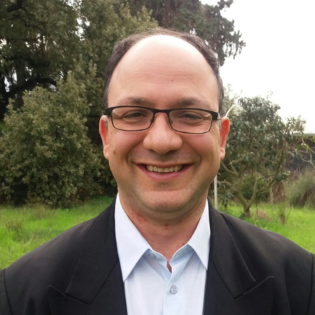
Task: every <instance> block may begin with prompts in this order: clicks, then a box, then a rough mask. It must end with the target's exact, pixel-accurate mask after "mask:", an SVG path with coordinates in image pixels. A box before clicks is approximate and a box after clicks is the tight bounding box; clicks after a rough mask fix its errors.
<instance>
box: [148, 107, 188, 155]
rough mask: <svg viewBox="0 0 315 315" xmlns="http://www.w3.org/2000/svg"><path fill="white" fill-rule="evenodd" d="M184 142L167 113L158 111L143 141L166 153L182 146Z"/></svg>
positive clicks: (154, 149)
mask: <svg viewBox="0 0 315 315" xmlns="http://www.w3.org/2000/svg"><path fill="white" fill-rule="evenodd" d="M182 144H183V142H182V137H181V136H180V134H179V133H178V132H176V131H175V130H173V129H172V128H171V126H170V124H169V122H168V118H167V115H166V114H165V113H157V114H156V115H155V119H154V122H153V124H152V126H151V127H150V129H148V131H147V134H146V136H145V138H144V141H143V146H144V147H145V148H146V149H148V150H152V151H154V152H156V153H157V154H166V153H168V152H170V151H174V150H178V149H180V148H181V146H182Z"/></svg>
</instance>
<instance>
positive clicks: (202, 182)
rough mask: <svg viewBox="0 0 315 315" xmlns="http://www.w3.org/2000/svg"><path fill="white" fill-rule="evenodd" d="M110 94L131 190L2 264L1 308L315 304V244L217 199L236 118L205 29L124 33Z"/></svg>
mask: <svg viewBox="0 0 315 315" xmlns="http://www.w3.org/2000/svg"><path fill="white" fill-rule="evenodd" d="M104 98H105V104H106V115H104V116H102V118H101V120H100V134H101V137H102V141H103V151H104V156H105V158H106V159H108V161H109V165H110V168H111V170H112V173H113V175H114V177H115V179H116V181H117V184H118V195H117V197H116V198H115V200H114V201H113V203H112V205H111V206H110V207H109V208H108V209H106V210H105V211H104V212H103V213H101V214H100V215H99V216H98V217H97V218H95V219H93V220H91V221H89V222H85V223H83V224H81V225H78V226H76V227H73V228H72V229H70V230H68V231H66V232H65V233H63V234H61V235H60V236H59V237H57V238H55V239H54V240H52V241H50V242H48V243H46V244H44V245H43V246H41V247H39V248H38V249H36V250H35V251H33V252H31V253H29V254H28V255H26V256H24V257H22V258H21V259H19V260H18V261H17V262H15V263H14V264H12V265H11V266H10V267H9V268H7V269H6V270H3V271H1V273H0V310H1V314H5V315H9V314H12V315H34V314H41V315H42V314H44V315H45V314H52V315H57V314H58V315H65V314H67V315H71V314H75V315H83V314H86V315H87V314H106V315H126V314H129V315H149V314H150V315H162V314H163V315H201V314H204V315H208V314H209V315H231V314H233V315H244V314H255V315H257V314H260V315H278V314H279V315H280V314H281V315H282V314H286V315H287V314H288V315H289V314H290V315H301V314H305V315H315V266H314V265H315V263H314V255H312V254H310V253H308V252H306V251H305V250H303V249H301V248H300V247H298V246H297V245H295V244H293V243H292V242H290V241H289V240H287V239H285V238H283V237H281V236H279V235H277V234H275V233H271V232H268V231H264V230H261V229H259V228H257V227H255V226H252V225H250V224H248V223H246V222H243V221H240V220H238V219H235V218H232V217H229V216H228V215H226V214H223V213H220V212H218V211H217V210H215V209H214V208H213V207H212V206H211V204H210V202H209V201H208V200H207V195H208V190H209V186H210V184H211V183H212V181H213V179H214V177H215V175H216V174H217V172H218V169H219V165H220V161H221V160H222V159H223V158H224V154H225V143H226V140H227V136H228V133H229V127H230V125H229V120H228V119H227V118H226V117H224V116H223V108H222V102H223V87H222V82H221V79H220V75H219V68H218V62H217V59H216V57H215V54H214V53H213V52H212V51H211V49H210V48H209V47H208V46H207V45H206V44H205V42H204V41H203V40H201V39H200V38H198V37H197V36H194V35H191V34H183V33H177V32H172V31H167V30H163V29H158V30H153V31H150V32H147V33H142V34H136V35H133V36H130V37H128V38H126V39H124V40H122V41H121V42H119V43H118V44H117V45H116V46H115V48H114V52H113V54H112V56H111V58H110V61H109V64H108V67H107V72H106V81H105V93H104Z"/></svg>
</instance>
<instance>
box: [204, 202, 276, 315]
mask: <svg viewBox="0 0 315 315" xmlns="http://www.w3.org/2000/svg"><path fill="white" fill-rule="evenodd" d="M209 208H210V226H211V244H210V256H209V265H208V272H207V280H206V288H205V300H204V315H208V314H209V315H216V314H220V315H230V314H233V315H243V314H255V315H258V314H259V315H265V314H271V309H272V296H273V286H274V278H273V277H268V278H266V279H265V280H264V281H262V282H261V283H256V280H255V279H254V277H253V276H252V274H251V272H250V270H249V269H248V267H247V265H246V263H245V261H244V259H243V257H242V255H241V253H240V251H239V249H238V247H237V244H236V243H235V241H234V238H233V235H232V234H231V231H230V229H229V228H228V226H227V224H226V222H225V221H224V219H223V217H222V215H221V214H220V212H218V211H217V210H215V209H214V208H212V206H211V204H210V203H209Z"/></svg>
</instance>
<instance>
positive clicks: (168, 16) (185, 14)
mask: <svg viewBox="0 0 315 315" xmlns="http://www.w3.org/2000/svg"><path fill="white" fill-rule="evenodd" d="M126 2H128V3H129V4H130V8H131V10H132V13H133V14H135V13H136V12H138V11H139V9H140V8H141V7H142V6H145V7H146V8H147V9H149V10H151V11H152V17H153V18H154V19H156V20H157V21H158V23H159V26H161V27H165V28H172V29H176V30H179V31H184V32H195V33H196V34H197V35H198V36H200V37H202V38H203V39H205V40H206V41H207V42H208V43H209V44H210V46H211V47H212V49H213V50H214V51H215V52H216V53H217V54H218V57H219V60H220V63H221V65H223V63H224V61H225V59H226V58H227V57H230V56H233V57H235V56H236V55H237V54H238V53H240V52H241V51H242V48H243V47H245V42H244V41H243V40H242V39H241V37H242V34H241V33H240V32H239V31H235V30H234V21H229V20H228V19H226V18H224V17H223V16H222V14H221V12H222V11H223V10H224V9H225V8H229V7H230V6H231V5H232V3H233V0H228V1H226V0H220V1H218V4H217V5H215V6H212V5H207V4H202V3H201V1H200V0H126Z"/></svg>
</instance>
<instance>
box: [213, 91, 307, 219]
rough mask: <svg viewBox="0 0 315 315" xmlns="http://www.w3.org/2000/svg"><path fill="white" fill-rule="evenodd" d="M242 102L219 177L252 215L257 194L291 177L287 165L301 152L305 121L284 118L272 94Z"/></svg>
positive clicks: (234, 115)
mask: <svg viewBox="0 0 315 315" xmlns="http://www.w3.org/2000/svg"><path fill="white" fill-rule="evenodd" d="M238 104H239V107H240V108H239V109H237V110H236V111H234V112H233V111H232V112H231V113H230V119H231V131H230V136H229V139H228V143H227V146H226V156H225V159H224V160H223V161H222V162H221V168H220V172H219V179H220V181H221V185H223V186H224V187H225V188H226V189H227V190H228V191H229V192H231V193H232V194H233V195H234V196H236V197H237V198H238V199H239V200H240V202H241V203H242V205H243V208H244V213H245V215H246V216H247V217H250V215H251V214H250V207H251V205H252V204H253V203H254V202H255V200H256V198H257V195H258V194H259V193H262V192H264V191H266V190H268V189H269V188H270V187H272V186H273V185H274V183H276V182H280V181H282V180H284V179H286V178H287V177H288V175H289V174H288V172H287V171H286V170H285V167H284V166H285V163H286V161H287V160H288V159H289V158H290V157H292V156H296V155H297V154H298V153H299V152H298V149H297V147H298V144H300V143H301V141H302V134H303V123H304V122H303V121H302V120H301V119H300V118H297V119H295V118H290V119H288V120H287V121H283V120H282V119H281V117H280V116H279V115H278V110H279V109H280V107H279V106H278V105H275V104H273V103H272V102H271V101H270V100H269V99H268V98H262V97H254V98H240V99H239V101H238ZM246 187H247V189H246ZM248 187H251V189H250V190H249V189H248ZM248 192H249V193H248Z"/></svg>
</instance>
